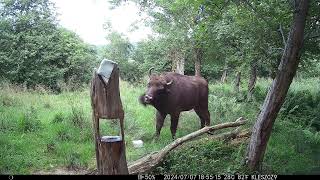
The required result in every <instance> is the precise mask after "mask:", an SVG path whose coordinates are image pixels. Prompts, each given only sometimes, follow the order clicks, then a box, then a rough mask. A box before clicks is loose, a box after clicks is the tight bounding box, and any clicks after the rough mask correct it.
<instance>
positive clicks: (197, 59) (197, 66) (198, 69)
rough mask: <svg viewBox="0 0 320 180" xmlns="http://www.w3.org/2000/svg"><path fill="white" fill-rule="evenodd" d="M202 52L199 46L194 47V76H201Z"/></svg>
mask: <svg viewBox="0 0 320 180" xmlns="http://www.w3.org/2000/svg"><path fill="white" fill-rule="evenodd" d="M202 53H203V52H202V49H201V48H195V59H194V70H195V76H201V59H202Z"/></svg>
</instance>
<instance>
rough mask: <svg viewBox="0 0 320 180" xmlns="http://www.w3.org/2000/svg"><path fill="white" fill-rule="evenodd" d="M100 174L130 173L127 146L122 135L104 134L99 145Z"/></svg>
mask: <svg viewBox="0 0 320 180" xmlns="http://www.w3.org/2000/svg"><path fill="white" fill-rule="evenodd" d="M99 157H100V159H99V165H100V168H99V174H101V175H120V174H121V175H123V174H129V172H128V166H127V160H126V153H125V146H124V142H123V140H122V138H121V137H120V136H112V137H108V136H104V137H102V138H101V142H100V147H99Z"/></svg>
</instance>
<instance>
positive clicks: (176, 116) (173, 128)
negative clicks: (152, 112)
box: [170, 112, 180, 139]
mask: <svg viewBox="0 0 320 180" xmlns="http://www.w3.org/2000/svg"><path fill="white" fill-rule="evenodd" d="M170 116H171V126H170V130H171V135H172V139H175V138H176V131H177V127H178V121H179V116H180V112H179V113H174V114H170Z"/></svg>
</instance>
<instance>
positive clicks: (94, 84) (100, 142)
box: [91, 60, 128, 175]
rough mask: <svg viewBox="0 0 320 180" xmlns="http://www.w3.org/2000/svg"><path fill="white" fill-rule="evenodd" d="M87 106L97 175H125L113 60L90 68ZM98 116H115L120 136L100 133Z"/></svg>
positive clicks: (118, 93) (126, 168) (122, 128)
mask: <svg viewBox="0 0 320 180" xmlns="http://www.w3.org/2000/svg"><path fill="white" fill-rule="evenodd" d="M91 105H92V109H93V111H92V120H93V130H94V140H95V149H96V162H97V169H98V172H99V174H103V175H117V174H128V166H127V160H126V153H125V139H124V111H123V108H122V103H121V98H120V90H119V68H118V66H117V64H116V63H114V62H112V61H109V60H103V61H102V62H101V65H100V68H99V70H98V71H97V70H94V73H93V78H92V81H91ZM100 118H103V119H118V120H119V121H120V130H121V133H120V135H121V136H103V137H101V136H100V129H99V123H100Z"/></svg>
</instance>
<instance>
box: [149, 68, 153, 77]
mask: <svg viewBox="0 0 320 180" xmlns="http://www.w3.org/2000/svg"><path fill="white" fill-rule="evenodd" d="M153 69H154V67H152V68H150V69H149V76H151V71H152V70H153Z"/></svg>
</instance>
